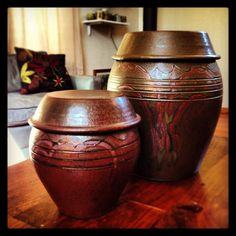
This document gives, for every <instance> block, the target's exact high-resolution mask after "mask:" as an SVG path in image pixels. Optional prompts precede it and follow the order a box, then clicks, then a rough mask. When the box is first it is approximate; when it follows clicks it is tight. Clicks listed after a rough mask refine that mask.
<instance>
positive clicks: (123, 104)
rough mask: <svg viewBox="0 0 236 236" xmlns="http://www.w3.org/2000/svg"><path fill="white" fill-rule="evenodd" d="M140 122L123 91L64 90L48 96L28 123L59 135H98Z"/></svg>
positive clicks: (50, 93) (43, 99)
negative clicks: (95, 133) (97, 133)
mask: <svg viewBox="0 0 236 236" xmlns="http://www.w3.org/2000/svg"><path fill="white" fill-rule="evenodd" d="M140 120H141V118H140V116H139V115H138V114H136V113H135V111H134V109H133V107H132V105H131V103H130V102H129V100H128V98H127V97H126V96H124V95H123V94H122V93H121V92H111V91H107V90H64V91H56V92H49V93H47V94H46V95H45V96H44V97H43V98H42V100H41V102H40V104H39V106H38V107H37V109H36V111H35V113H34V115H33V116H32V117H31V118H30V119H29V121H28V122H29V124H30V125H31V126H33V127H36V128H39V129H42V130H49V131H54V132H59V133H65V132H67V133H94V132H106V131H112V130H121V129H125V128H128V127H131V126H134V125H136V124H137V123H139V122H140Z"/></svg>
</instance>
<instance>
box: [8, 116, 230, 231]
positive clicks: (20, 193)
mask: <svg viewBox="0 0 236 236" xmlns="http://www.w3.org/2000/svg"><path fill="white" fill-rule="evenodd" d="M228 188H229V187H228V115H227V114H221V116H220V119H219V122H218V125H217V128H216V131H215V134H214V137H213V139H212V141H211V144H210V146H209V148H208V150H207V152H206V154H205V158H204V160H203V162H202V165H201V167H200V170H199V173H198V174H196V175H195V176H193V177H191V178H189V179H185V180H182V181H177V182H152V181H147V180H145V179H141V178H139V177H137V176H133V177H132V178H131V180H130V181H129V183H128V185H127V186H126V188H125V190H124V191H123V193H122V195H121V197H120V201H119V203H118V205H117V206H116V207H115V208H114V209H112V210H111V211H110V212H109V213H108V214H106V215H104V216H102V217H99V218H95V219H86V220H78V219H76V218H70V217H66V216H64V215H62V214H60V212H58V209H57V207H56V205H55V204H54V202H53V201H52V200H51V198H50V197H49V195H48V193H47V192H46V190H45V188H44V187H43V185H42V184H41V182H40V181H39V179H38V177H37V175H36V173H35V171H34V169H33V165H32V163H31V161H30V160H27V161H24V162H21V163H19V164H16V165H13V166H11V167H9V168H8V228H227V227H228Z"/></svg>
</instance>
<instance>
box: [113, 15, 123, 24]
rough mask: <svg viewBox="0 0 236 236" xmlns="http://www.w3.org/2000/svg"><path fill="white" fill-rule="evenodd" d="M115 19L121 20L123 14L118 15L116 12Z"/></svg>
mask: <svg viewBox="0 0 236 236" xmlns="http://www.w3.org/2000/svg"><path fill="white" fill-rule="evenodd" d="M114 21H118V22H121V16H120V15H118V14H115V15H114Z"/></svg>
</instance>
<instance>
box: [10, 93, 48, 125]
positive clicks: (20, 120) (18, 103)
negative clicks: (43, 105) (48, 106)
mask: <svg viewBox="0 0 236 236" xmlns="http://www.w3.org/2000/svg"><path fill="white" fill-rule="evenodd" d="M45 94H46V92H45V93H34V94H26V95H23V94H20V93H19V92H10V93H8V95H7V96H8V106H7V107H8V112H7V115H8V126H19V125H26V124H28V119H29V118H30V117H31V116H32V115H33V114H34V112H35V110H36V108H37V107H38V105H39V102H40V101H41V99H42V97H43V96H44V95H45Z"/></svg>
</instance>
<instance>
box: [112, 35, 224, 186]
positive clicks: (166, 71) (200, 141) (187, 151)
mask: <svg viewBox="0 0 236 236" xmlns="http://www.w3.org/2000/svg"><path fill="white" fill-rule="evenodd" d="M219 58H220V56H219V55H216V53H215V52H214V49H213V47H212V44H211V42H210V39H209V36H208V34H207V33H205V32H191V31H153V32H152V31H149V32H148V31H146V32H130V33H127V34H126V35H125V36H124V38H123V40H122V42H121V45H120V47H119V48H118V51H117V54H116V55H115V56H113V59H115V62H114V64H113V66H112V70H111V73H110V77H109V80H108V90H112V91H122V92H123V93H124V94H125V95H126V96H127V97H128V98H129V99H130V101H131V103H132V105H133V106H134V108H135V111H136V112H137V113H138V114H140V115H141V117H142V121H141V123H140V125H139V129H140V134H141V156H140V158H139V160H138V165H137V170H136V173H137V174H138V175H141V176H143V177H145V178H147V179H151V180H158V181H169V180H179V179H183V178H186V177H189V176H192V175H194V174H195V173H197V172H198V170H199V167H200V164H201V161H202V160H203V157H204V154H205V152H206V150H207V148H208V145H209V143H210V141H211V138H212V135H213V133H214V129H215V127H216V124H217V120H218V117H219V114H220V110H221V103H222V78H221V74H220V70H219V67H218V66H217V63H216V59H219Z"/></svg>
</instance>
